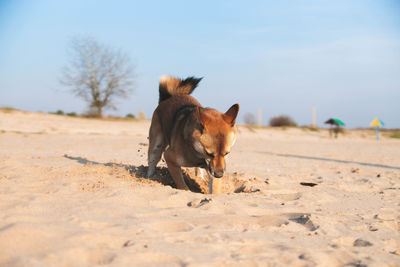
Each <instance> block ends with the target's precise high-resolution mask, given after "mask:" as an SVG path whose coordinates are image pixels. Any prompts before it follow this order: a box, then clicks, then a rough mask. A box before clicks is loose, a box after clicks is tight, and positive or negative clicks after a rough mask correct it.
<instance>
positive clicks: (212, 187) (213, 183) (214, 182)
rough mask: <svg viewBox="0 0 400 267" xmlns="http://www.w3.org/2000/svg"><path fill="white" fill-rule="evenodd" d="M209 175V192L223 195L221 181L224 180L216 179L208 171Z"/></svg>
mask: <svg viewBox="0 0 400 267" xmlns="http://www.w3.org/2000/svg"><path fill="white" fill-rule="evenodd" d="M207 175H208V192H209V193H210V194H213V195H214V194H221V180H222V178H214V177H212V176H211V174H210V172H209V171H207Z"/></svg>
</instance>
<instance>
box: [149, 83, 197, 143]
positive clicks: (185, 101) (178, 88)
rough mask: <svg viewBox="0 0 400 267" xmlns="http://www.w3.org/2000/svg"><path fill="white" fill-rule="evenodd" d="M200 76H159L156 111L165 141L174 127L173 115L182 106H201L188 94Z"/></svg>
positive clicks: (195, 85)
mask: <svg viewBox="0 0 400 267" xmlns="http://www.w3.org/2000/svg"><path fill="white" fill-rule="evenodd" d="M201 79H202V78H195V77H189V78H186V79H184V80H181V79H177V78H174V77H170V76H162V77H161V78H160V85H159V93H160V97H159V100H158V103H159V104H158V107H157V108H156V110H155V111H154V113H157V117H158V118H159V122H160V124H161V127H162V132H163V133H164V135H165V138H166V139H167V140H165V141H166V142H169V141H170V140H169V139H170V137H171V131H172V128H173V127H174V116H175V114H176V113H177V111H178V110H180V109H182V108H183V107H191V106H193V107H194V106H201V105H200V103H199V102H198V101H197V100H196V99H195V98H194V97H192V96H190V94H191V93H192V92H193V91H194V89H195V88H196V87H197V85H198V84H199V82H200V81H201Z"/></svg>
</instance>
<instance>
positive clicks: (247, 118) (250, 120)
mask: <svg viewBox="0 0 400 267" xmlns="http://www.w3.org/2000/svg"><path fill="white" fill-rule="evenodd" d="M244 123H246V124H247V125H255V124H256V116H254V114H253V113H250V112H247V113H246V114H245V115H244Z"/></svg>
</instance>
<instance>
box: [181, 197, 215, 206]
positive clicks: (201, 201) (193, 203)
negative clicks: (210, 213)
mask: <svg viewBox="0 0 400 267" xmlns="http://www.w3.org/2000/svg"><path fill="white" fill-rule="evenodd" d="M211 201H212V199H211V198H203V199H198V200H193V201H190V202H189V203H187V206H188V207H191V208H199V207H201V206H204V205H206V204H208V203H210V202H211Z"/></svg>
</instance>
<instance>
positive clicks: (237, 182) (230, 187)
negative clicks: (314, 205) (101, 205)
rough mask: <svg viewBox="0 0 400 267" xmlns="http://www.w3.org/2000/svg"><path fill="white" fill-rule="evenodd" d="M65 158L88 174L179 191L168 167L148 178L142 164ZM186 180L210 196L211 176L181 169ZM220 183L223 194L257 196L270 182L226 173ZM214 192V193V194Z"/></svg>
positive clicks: (92, 186)
mask: <svg viewBox="0 0 400 267" xmlns="http://www.w3.org/2000/svg"><path fill="white" fill-rule="evenodd" d="M64 158H66V159H69V160H74V161H76V162H78V163H80V164H82V165H83V166H84V168H86V169H87V170H86V171H93V172H95V173H107V174H108V175H111V176H114V177H119V178H121V177H125V178H132V177H133V178H136V182H139V183H147V184H148V183H154V182H155V183H160V184H163V185H167V186H171V187H173V188H176V186H175V183H174V181H173V179H172V177H171V175H170V174H169V171H168V168H166V167H156V170H155V173H154V175H153V177H151V178H147V177H146V174H147V169H148V167H147V166H144V165H140V166H138V167H136V166H134V165H128V164H122V163H115V162H107V163H103V162H97V161H93V160H89V159H86V158H83V157H74V156H70V155H66V154H65V155H64ZM182 173H183V177H184V179H185V182H186V184H187V185H188V187H189V189H190V191H192V192H195V193H202V194H209V193H210V190H209V179H208V177H204V178H201V177H199V176H196V175H195V174H194V168H191V169H190V171H189V170H188V169H182ZM213 180H214V181H215V180H217V182H218V184H219V188H218V189H219V190H218V191H219V192H218V193H220V194H230V193H255V192H259V191H261V190H262V189H265V188H266V187H267V186H268V184H269V182H268V180H261V179H258V178H246V177H245V175H244V174H243V173H237V172H235V173H233V174H229V173H226V174H225V175H224V177H222V178H218V179H213ZM79 186H80V190H82V191H91V192H94V191H98V190H101V189H102V188H104V187H105V185H104V182H102V181H97V182H95V183H93V182H88V183H82V184H80V185H79ZM214 193H215V192H214Z"/></svg>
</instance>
